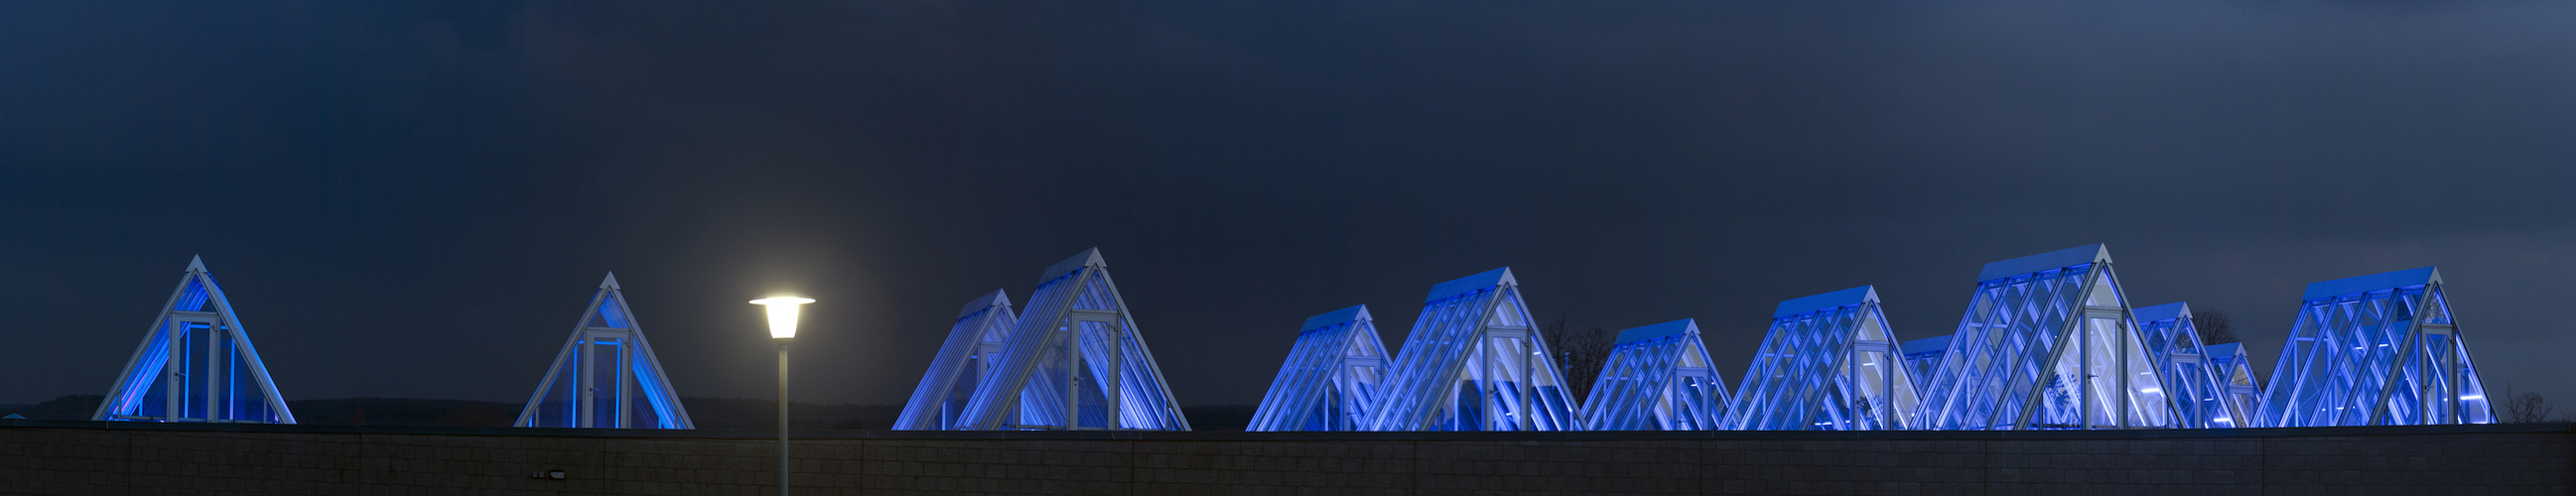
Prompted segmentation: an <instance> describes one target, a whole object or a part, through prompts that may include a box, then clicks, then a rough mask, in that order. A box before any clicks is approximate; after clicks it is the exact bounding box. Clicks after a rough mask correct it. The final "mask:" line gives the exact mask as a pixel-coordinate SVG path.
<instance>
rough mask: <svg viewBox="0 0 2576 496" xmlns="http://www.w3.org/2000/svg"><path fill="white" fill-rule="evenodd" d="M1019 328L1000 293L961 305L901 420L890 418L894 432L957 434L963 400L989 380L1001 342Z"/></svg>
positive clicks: (964, 405)
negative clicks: (976, 387) (953, 322)
mask: <svg viewBox="0 0 2576 496" xmlns="http://www.w3.org/2000/svg"><path fill="white" fill-rule="evenodd" d="M1019 323H1020V318H1019V316H1018V315H1017V314H1013V313H1011V295H1009V294H1006V293H1003V292H1002V290H999V289H996V290H993V292H992V293H990V294H986V295H984V296H983V297H982V298H976V299H975V301H970V302H966V308H965V309H963V310H959V311H958V312H957V323H956V324H954V325H951V326H949V328H948V341H947V342H945V343H942V344H940V345H939V356H938V357H936V358H932V359H931V361H930V371H929V372H926V373H923V374H922V375H921V385H920V386H916V387H914V388H913V390H912V401H908V402H905V403H904V404H903V415H902V416H900V417H896V418H895V421H894V428H895V430H907V431H944V430H955V429H957V428H958V426H957V422H958V420H959V419H961V418H964V413H965V411H966V401H967V400H969V399H971V398H973V397H974V395H975V386H976V385H978V384H982V383H983V381H984V378H985V377H990V376H991V375H992V373H993V363H994V359H995V358H999V357H1000V356H1001V354H1002V343H1003V342H1005V341H1007V339H1006V338H1009V337H1010V335H1011V327H1012V326H1015V325H1018V324H1019Z"/></svg>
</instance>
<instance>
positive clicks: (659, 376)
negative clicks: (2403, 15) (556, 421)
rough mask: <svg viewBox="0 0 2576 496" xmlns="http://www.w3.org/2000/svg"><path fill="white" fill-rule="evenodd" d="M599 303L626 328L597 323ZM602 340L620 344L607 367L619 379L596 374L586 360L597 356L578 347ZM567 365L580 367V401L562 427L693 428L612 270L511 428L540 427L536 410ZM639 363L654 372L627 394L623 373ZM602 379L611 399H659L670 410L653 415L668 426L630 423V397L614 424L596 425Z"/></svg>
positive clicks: (695, 425) (598, 320) (630, 372)
mask: <svg viewBox="0 0 2576 496" xmlns="http://www.w3.org/2000/svg"><path fill="white" fill-rule="evenodd" d="M603 302H610V303H614V305H613V306H614V307H615V308H616V311H617V313H618V315H617V316H618V317H619V320H623V321H625V327H623V328H620V327H616V326H615V323H613V322H600V319H601V317H602V315H601V314H600V310H601V307H600V304H601V303H603ZM603 340H614V341H615V342H617V343H618V344H619V347H618V352H617V355H618V356H617V357H616V360H617V361H618V363H617V364H616V366H615V367H612V368H611V370H615V371H617V374H618V375H619V377H609V378H602V377H598V367H594V366H592V365H591V363H590V360H591V357H593V356H595V354H592V353H586V352H583V350H582V349H581V348H582V347H583V346H585V345H589V344H592V343H597V342H600V341H603ZM638 362H641V363H638ZM566 364H570V365H571V366H574V367H579V369H578V370H580V374H579V377H580V379H579V380H580V383H579V384H578V385H576V386H575V388H574V390H575V391H576V392H578V393H579V399H577V400H575V401H577V402H578V403H579V405H578V406H576V407H575V409H576V412H577V413H575V414H574V419H575V421H576V425H571V426H565V427H576V428H638V429H642V428H665V429H695V428H697V424H696V423H694V422H691V421H690V420H689V410H688V408H687V407H686V406H685V405H682V404H681V401H680V395H679V393H678V391H676V390H673V389H672V388H671V382H670V381H671V379H670V377H671V376H670V374H668V373H666V372H664V371H663V370H662V360H661V359H660V358H659V357H657V356H655V355H654V353H653V346H652V344H650V343H648V342H647V341H646V340H645V339H644V326H643V324H640V323H637V322H636V321H635V311H634V307H631V306H628V305H627V304H626V294H625V292H624V291H623V290H622V289H621V288H619V287H618V285H617V274H616V273H610V274H608V277H607V278H605V279H601V280H600V282H599V291H598V292H595V293H592V294H591V297H590V304H589V305H584V306H582V314H581V319H580V320H579V321H577V322H574V323H573V330H572V335H570V336H567V337H565V338H564V345H563V349H562V350H561V351H557V352H555V361H554V365H551V366H548V367H546V375H545V376H544V377H543V378H540V379H538V380H537V391H536V392H535V393H533V394H530V395H528V403H527V405H526V406H524V407H521V408H520V409H519V418H518V420H516V421H512V422H511V423H510V426H512V427H538V425H537V422H538V420H539V419H538V410H537V409H538V407H540V406H543V404H544V401H545V399H546V391H547V390H548V389H552V388H553V387H554V385H555V384H554V382H555V378H556V377H558V376H560V375H561V372H562V370H563V368H564V367H565V366H566ZM638 365H641V366H643V367H645V368H648V369H650V370H652V371H653V377H652V379H653V380H651V381H646V380H642V379H641V378H638V379H637V380H635V381H633V383H634V385H635V387H637V388H638V389H639V390H637V391H631V392H630V391H627V390H626V387H627V385H628V382H629V381H626V380H624V379H625V377H624V376H625V375H629V374H633V373H634V369H635V368H636V366H638ZM603 379H605V380H607V381H609V382H610V383H611V385H610V386H608V387H611V388H615V390H613V391H610V392H611V393H612V394H614V395H615V397H618V398H625V397H627V395H629V394H645V395H646V400H645V401H646V402H648V404H654V405H653V406H656V407H662V406H665V405H661V404H659V403H663V402H667V403H668V404H667V408H668V412H659V411H657V412H656V413H657V414H660V415H662V416H665V417H666V418H668V419H669V422H667V424H668V425H669V427H664V426H661V425H648V426H639V425H629V424H630V423H632V422H634V421H636V420H637V419H633V418H629V417H630V415H628V410H629V409H630V407H631V406H632V405H633V403H632V402H628V401H621V402H618V404H617V412H616V416H615V417H614V419H613V420H612V421H611V422H610V423H611V424H613V425H598V423H599V422H598V417H599V415H598V412H597V411H596V410H597V407H598V404H599V403H598V401H596V400H597V397H598V393H599V392H600V391H599V387H600V381H601V380H603ZM641 388H659V390H658V391H642V390H640V389H641ZM655 396H659V397H661V398H663V401H654V400H653V399H652V397H655Z"/></svg>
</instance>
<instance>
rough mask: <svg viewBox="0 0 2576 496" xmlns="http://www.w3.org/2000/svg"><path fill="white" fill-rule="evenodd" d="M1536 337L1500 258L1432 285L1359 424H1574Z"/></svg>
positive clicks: (1543, 427)
mask: <svg viewBox="0 0 2576 496" xmlns="http://www.w3.org/2000/svg"><path fill="white" fill-rule="evenodd" d="M1546 342H1547V340H1546V339H1545V338H1543V337H1541V336H1540V335H1539V332H1538V329H1537V328H1535V327H1532V326H1531V325H1530V316H1529V307H1527V306H1524V305H1523V304H1522V303H1521V293H1520V283H1519V282H1518V281H1516V280H1514V279H1512V270H1511V268H1509V267H1505V268H1500V269H1494V270H1490V271H1486V272H1484V273H1481V274H1476V275H1472V276H1467V277H1463V278H1459V279H1458V280H1454V281H1449V282H1445V283H1440V285H1438V286H1432V287H1431V296H1430V297H1428V298H1425V300H1424V302H1423V304H1422V314H1421V316H1420V317H1418V318H1417V319H1416V320H1414V321H1413V331H1412V332H1411V333H1410V334H1407V335H1406V336H1405V338H1404V347H1403V349H1401V350H1399V351H1397V352H1396V353H1397V354H1396V359H1395V362H1396V363H1395V367H1394V369H1393V370H1390V371H1388V374H1389V376H1388V380H1387V388H1386V390H1385V392H1384V393H1383V395H1382V396H1380V397H1379V398H1378V411H1377V412H1375V413H1373V414H1372V415H1374V416H1375V417H1376V418H1375V419H1373V420H1371V421H1370V422H1369V423H1370V429H1369V430H1377V431H1565V430H1577V429H1581V428H1582V426H1581V425H1580V424H1579V423H1577V422H1576V421H1575V418H1574V414H1575V412H1574V402H1573V401H1572V400H1571V399H1569V398H1568V397H1567V395H1566V390H1565V389H1566V388H1565V377H1564V376H1562V375H1560V374H1559V373H1558V372H1557V369H1556V362H1555V360H1554V359H1552V358H1551V357H1550V355H1549V354H1548V352H1547V345H1546Z"/></svg>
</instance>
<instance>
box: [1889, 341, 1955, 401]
mask: <svg viewBox="0 0 2576 496" xmlns="http://www.w3.org/2000/svg"><path fill="white" fill-rule="evenodd" d="M1949 351H1950V335H1947V334H1943V335H1939V336H1933V337H1928V338H1923V339H1917V340H1913V341H1906V342H1905V343H1904V344H1900V345H1897V352H1899V353H1904V354H1905V367H1906V368H1908V369H1912V371H1913V372H1914V389H1915V391H1917V392H1920V391H1922V390H1923V386H1925V385H1926V384H1924V383H1927V382H1932V369H1934V368H1938V367H1940V366H1941V354H1942V353H1946V352H1949Z"/></svg>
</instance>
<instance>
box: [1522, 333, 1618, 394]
mask: <svg viewBox="0 0 2576 496" xmlns="http://www.w3.org/2000/svg"><path fill="white" fill-rule="evenodd" d="M1539 332H1540V333H1542V334H1546V336H1543V337H1545V338H1547V350H1548V352H1549V353H1550V354H1552V355H1554V356H1553V357H1552V358H1555V359H1556V371H1557V373H1558V374H1560V375H1561V376H1563V377H1565V392H1566V394H1567V395H1568V396H1570V398H1567V399H1568V400H1570V401H1574V402H1576V403H1578V404H1580V403H1581V402H1582V401H1583V398H1584V397H1585V396H1587V395H1590V394H1592V380H1593V379H1594V378H1597V377H1600V375H1601V365H1602V364H1603V363H1604V362H1607V361H1609V359H1610V345H1611V344H1613V343H1611V342H1610V331H1607V330H1603V329H1601V326H1597V325H1596V326H1591V327H1587V328H1584V329H1583V330H1581V331H1569V330H1567V327H1566V325H1565V316H1564V315H1562V314H1559V315H1557V317H1556V322H1554V323H1550V324H1548V325H1547V326H1546V327H1544V328H1542V329H1540V330H1539Z"/></svg>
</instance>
